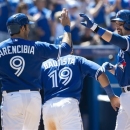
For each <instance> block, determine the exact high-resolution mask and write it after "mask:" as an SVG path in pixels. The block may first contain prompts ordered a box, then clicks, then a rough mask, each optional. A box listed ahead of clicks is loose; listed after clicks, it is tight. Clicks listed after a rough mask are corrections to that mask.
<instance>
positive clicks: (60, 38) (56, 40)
mask: <svg viewBox="0 0 130 130" xmlns="http://www.w3.org/2000/svg"><path fill="white" fill-rule="evenodd" d="M62 39H63V35H61V36H59V37H57V38H56V39H55V41H54V44H55V45H60V44H61V42H62Z"/></svg>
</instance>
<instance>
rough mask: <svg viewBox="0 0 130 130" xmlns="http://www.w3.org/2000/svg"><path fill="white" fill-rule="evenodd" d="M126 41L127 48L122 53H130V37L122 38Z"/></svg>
mask: <svg viewBox="0 0 130 130" xmlns="http://www.w3.org/2000/svg"><path fill="white" fill-rule="evenodd" d="M123 37H124V38H125V39H126V42H127V48H126V50H123V51H128V52H129V53H130V36H123Z"/></svg>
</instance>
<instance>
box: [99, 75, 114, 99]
mask: <svg viewBox="0 0 130 130" xmlns="http://www.w3.org/2000/svg"><path fill="white" fill-rule="evenodd" d="M98 81H99V83H100V84H101V86H102V87H103V88H104V90H105V92H106V93H107V95H108V97H109V98H111V97H113V96H115V94H114V92H113V90H112V88H111V85H110V82H109V80H108V78H107V76H106V75H105V73H102V74H101V75H100V76H99V77H98Z"/></svg>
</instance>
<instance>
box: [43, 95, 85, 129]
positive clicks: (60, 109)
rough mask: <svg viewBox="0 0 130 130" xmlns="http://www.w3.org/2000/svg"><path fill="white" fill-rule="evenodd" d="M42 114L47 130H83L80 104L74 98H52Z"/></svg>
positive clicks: (44, 106)
mask: <svg viewBox="0 0 130 130" xmlns="http://www.w3.org/2000/svg"><path fill="white" fill-rule="evenodd" d="M42 112H43V121H44V125H45V130H83V126H82V120H81V115H80V112H79V102H78V100H76V99H74V98H60V97H56V98H52V99H50V100H48V101H47V102H46V103H45V104H44V105H43V109H42Z"/></svg>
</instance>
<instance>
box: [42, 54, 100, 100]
mask: <svg viewBox="0 0 130 130" xmlns="http://www.w3.org/2000/svg"><path fill="white" fill-rule="evenodd" d="M101 73H102V70H101V67H100V66H99V65H98V64H96V63H94V62H92V61H89V60H87V59H85V58H83V57H79V56H74V55H67V56H64V57H60V58H59V59H58V60H54V59H49V60H47V61H45V62H43V64H42V73H41V83H42V86H43V90H44V101H47V100H49V99H51V98H53V97H73V98H76V99H77V100H79V99H80V93H81V90H82V87H83V79H84V77H85V76H90V77H92V78H95V79H97V78H98V76H99V75H100V74H101Z"/></svg>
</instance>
